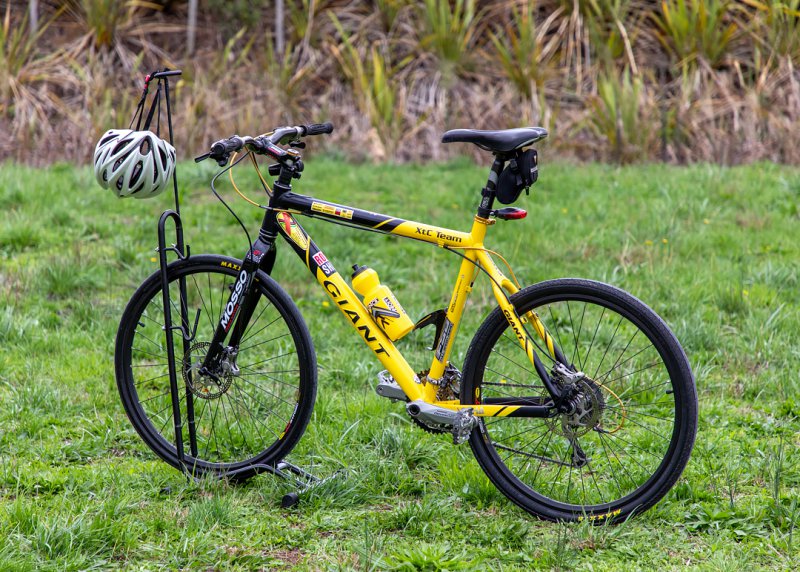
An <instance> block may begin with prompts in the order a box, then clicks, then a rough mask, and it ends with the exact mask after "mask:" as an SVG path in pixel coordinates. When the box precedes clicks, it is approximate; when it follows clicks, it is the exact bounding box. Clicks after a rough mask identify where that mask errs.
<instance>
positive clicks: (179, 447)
mask: <svg viewBox="0 0 800 572" xmlns="http://www.w3.org/2000/svg"><path fill="white" fill-rule="evenodd" d="M180 74H181V71H180V70H164V71H161V72H156V73H153V74H151V75H150V76H148V77H147V78H146V80H145V89H144V93H143V96H142V97H143V100H144V99H145V98H146V95H147V90H148V86H149V83H150V82H151V81H153V80H157V81H158V82H163V85H164V96H165V101H166V108H167V125H168V128H169V142H170V144H171V145H173V146H174V142H173V132H172V108H171V105H170V98H169V77H170V76H177V75H180ZM160 87H161V86H160V85H159V89H160ZM142 105H143V104H140V106H142ZM153 105H156V103H155V101H154V103H153ZM150 115H151V117H152V111H151V114H150ZM137 128H138V127H137ZM145 128H147V126H146V127H145ZM172 183H173V190H174V198H175V210H171V209H170V210H165V211H164V212H163V213H161V217H160V218H159V220H158V262H159V271H160V274H161V292H162V299H163V304H164V337H165V344H166V349H167V361H168V364H167V367H168V372H169V389H170V397H171V401H172V420H173V428H174V430H175V448H176V452H177V457H178V463H179V465H180V470H181V472H183V473H184V475H186V477H187V479H191V478H193V477H195V473H194V468H193V467H192V466H189V465H187V463H186V452H185V448H184V442H183V420H182V417H181V407H180V402H181V393H180V389H179V385H178V372H177V369H176V366H175V363H176V362H175V345H174V342H173V331H179V332H180V333H181V338H182V339H183V355H182V357H181V363H182V364H185V363H191V355H190V350H191V343H192V341H193V340H194V337H195V333H196V331H197V325H198V321H199V319H200V312H199V311H198V313H197V315H196V316H195V320H194V324H193V327H192V329H191V331H190V329H189V324H190V322H189V307H188V302H187V297H186V279H185V278H184V277H181V278H179V280H178V289H179V306H180V307H179V312H180V320H181V325H180V326H175V325H173V323H172V306H173V302H172V299H171V297H170V292H169V272H168V270H169V268H168V264H169V263H168V262H167V253H168V252H173V253H175V255H176V256H177V257H178V260H185V259H187V258H189V257H190V256H191V255H190V251H189V247H188V246H187V245H186V244H185V243H184V238H183V223H182V221H181V215H180V201H179V198H178V174H177V169H176V170H175V171H174V172H173V174H172ZM170 219H172V221H173V223H174V226H175V243H174V244H172V245H171V246H167V239H166V225H167V221H168V220H170ZM184 369H185V368H184V367H182V368H181V377H182V378H183V379H184V395H185V397H186V426H187V428H188V433H189V451H190V454H191V456H192V458H193V459H196V458H197V430H196V424H195V418H194V394H193V393H192V389H191V382H192V380H191V372H188V373H187V374H185V375H184V371H183V370H184ZM252 469H260V470H262V471H264V472H269V473H271V474H273V475H276V476H278V477H281V478H283V479H286V480H287V481H293V483H294V485H295V486H296V487H297V488H298V490H297V491H294V492H290V493H287V494H285V495H284V496H283V498H282V499H281V507H283V508H289V507H292V506H295V505H297V503H299V502H300V495H301V494H303V493H304V492H306V491H309V490H311V489H313V488H314V487H317V486H319V485H321V484H323V483H326V482H328V481H329V480H331V479H333V478H335V477H337V476H338V475H339V474H340V473H339V472H336V473H334V474H332V475H330V476H329V477H326V478H324V479H322V478H319V477H317V476H315V475H312V474H311V473H309V472H308V471H305V470H303V469H301V468H300V467H298V466H296V465H293V464H292V463H289V462H288V461H285V460H282V461H279V462H278V463H277V464H275V465H265V464H261V465H250V466H248V467H245V468H243V469H239V470H237V471H231V472H229V473H225V474H221V475H220V478H228V479H231V478H235V477H236V475H237V474H238V473H241V472H245V471H250V470H252Z"/></svg>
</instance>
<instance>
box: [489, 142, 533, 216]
mask: <svg viewBox="0 0 800 572" xmlns="http://www.w3.org/2000/svg"><path fill="white" fill-rule="evenodd" d="M538 178H539V158H538V155H537V154H536V149H528V150H527V151H517V154H516V155H515V156H514V157H513V158H512V159H511V160H509V162H508V165H506V168H505V169H503V172H502V173H500V177H499V179H498V180H497V191H496V196H497V200H498V201H500V202H501V203H503V204H504V205H510V204H511V203H513V202H514V201H516V200H517V199H518V198H519V195H520V193H521V192H522V189H525V190H526V191H527V190H528V189H529V188H530V186H531V185H532V184H533V183H535V182H536V179H538Z"/></svg>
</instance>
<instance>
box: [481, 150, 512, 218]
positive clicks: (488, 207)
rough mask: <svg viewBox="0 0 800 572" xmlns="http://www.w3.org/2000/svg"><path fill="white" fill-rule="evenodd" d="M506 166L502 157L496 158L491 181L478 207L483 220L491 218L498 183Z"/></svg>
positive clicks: (490, 177) (484, 190)
mask: <svg viewBox="0 0 800 572" xmlns="http://www.w3.org/2000/svg"><path fill="white" fill-rule="evenodd" d="M505 164H506V160H505V159H504V158H503V157H501V156H500V155H495V156H494V163H492V170H491V171H489V180H488V181H486V186H485V187H484V188H483V190H482V191H481V204H480V205H478V216H479V217H481V218H489V214H490V213H491V212H492V206H493V205H494V196H495V191H496V190H497V181H498V179H499V178H500V173H502V172H503V166H504V165H505Z"/></svg>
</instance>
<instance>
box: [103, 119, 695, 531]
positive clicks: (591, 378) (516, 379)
mask: <svg viewBox="0 0 800 572" xmlns="http://www.w3.org/2000/svg"><path fill="white" fill-rule="evenodd" d="M332 129H333V127H332V126H331V125H330V124H321V125H309V126H296V127H281V128H277V129H275V130H274V131H272V132H271V133H270V134H267V135H263V136H259V137H255V138H254V137H239V136H234V137H231V138H228V139H224V140H221V141H218V142H216V143H214V145H212V147H211V150H210V152H209V153H207V154H205V155H204V156H202V157H199V158H198V159H197V160H202V159H206V158H212V159H214V160H216V161H218V163H219V164H220V165H221V166H225V165H227V164H228V163H229V162H230V163H231V165H230V166H229V167H228V169H230V167H232V165H233V163H234V161H231V160H230V159H231V155H232V154H234V153H237V154H238V153H240V152H243V154H242V155H241V159H244V158H246V157H248V156H249V157H250V158H251V159H252V160H253V163H254V164H256V163H255V156H256V155H266V156H268V157H270V158H271V159H273V160H274V161H275V163H274V164H273V165H271V166H270V168H269V171H270V175H272V176H273V177H275V179H276V180H274V182H273V184H272V185H271V187H270V186H269V185H268V183H267V181H266V180H265V179H264V178H263V177H262V178H261V181H262V183H263V184H264V188H265V190H266V191H267V195H268V203H267V204H266V205H264V211H265V212H264V219H263V222H262V225H261V228H260V229H259V231H258V237H257V238H256V240H255V241H251V242H250V244H249V247H248V249H247V253H246V255H245V256H244V258H243V259H241V260H240V259H234V258H229V257H225V256H219V255H197V256H195V255H192V256H189V257H186V258H183V259H181V260H178V261H176V262H174V263H172V264H170V265H169V267H168V269H167V277H168V281H169V283H170V284H174V285H175V287H174V288H171V289H169V290H168V292H164V290H163V287H162V284H163V281H162V277H161V276H160V275H159V273H155V274H153V275H152V276H151V277H150V278H148V279H147V280H146V281H145V282H144V283H143V284H142V286H141V287H140V288H139V289H138V290H137V291H136V293H135V294H134V295H133V297H132V299H131V300H130V302H129V304H128V306H127V308H126V310H125V312H124V315H123V317H122V321H121V323H120V327H119V332H118V334H117V341H116V355H115V358H116V375H117V383H118V386H119V390H120V394H121V397H122V401H123V404H124V407H125V410H126V412H127V414H128V417H129V418H130V420H131V422H132V423H133V426H134V427H135V428H136V430H137V431H138V433H139V434H140V435H141V437H142V438H143V439H144V441H145V442H146V443H147V445H148V446H149V447H151V448H152V449H153V451H155V453H156V454H157V455H158V456H159V457H161V458H162V459H164V460H165V461H166V462H167V463H169V464H171V465H172V466H175V467H177V468H181V469H184V470H188V471H190V472H191V473H193V474H196V475H199V474H205V473H212V474H217V475H223V476H224V475H227V476H231V477H234V478H237V479H244V478H248V477H250V476H252V475H254V474H256V473H258V472H259V471H261V470H264V468H265V467H268V466H275V465H276V464H277V463H278V462H279V461H281V459H283V458H284V457H285V456H286V455H287V454H288V453H289V452H290V451H291V449H292V448H293V447H294V445H295V444H296V443H297V442H298V440H299V439H300V437H301V435H302V434H303V432H304V430H305V428H306V425H307V424H308V421H309V418H310V416H311V412H312V409H313V406H314V400H315V396H316V390H317V367H316V357H315V353H314V347H313V344H312V341H311V336H310V335H309V332H308V329H307V327H306V325H305V322H304V320H303V318H302V316H301V315H300V312H299V311H298V309H297V307H296V305H295V304H294V303H293V301H292V300H291V299H290V298H289V296H288V295H287V294H286V293H285V292H284V290H283V289H282V288H281V287H280V286H279V285H278V284H277V283H276V282H275V281H274V280H273V279H272V278H271V277H270V272H271V270H272V267H273V263H274V260H275V252H276V247H277V243H278V240H277V237H278V235H280V236H282V237H283V239H284V240H285V241H286V242H287V243H288V244H289V246H291V248H292V249H293V250H294V251H295V253H296V254H297V255H298V256H299V257H300V258H301V259H302V260H303V262H304V264H305V265H306V266H307V267H308V269H309V271H310V272H311V275H312V276H313V277H314V278H315V279H316V280H317V282H318V283H319V284H320V286H322V288H323V290H324V291H325V292H326V293H327V295H328V296H329V297H330V299H331V301H332V303H333V304H334V305H335V306H336V307H337V308H339V310H340V311H341V312H342V314H343V315H344V316H345V318H346V319H347V321H348V322H349V323H351V324H352V326H353V328H354V330H355V331H356V333H357V335H358V337H360V338H361V339H362V341H363V342H364V343H365V344H366V345H367V347H369V349H370V350H371V351H372V352H373V353H374V354H375V357H376V358H377V359H378V360H379V361H380V362H381V363H382V364H383V367H384V368H385V371H384V372H382V373H381V374H380V375H379V383H378V385H377V388H376V389H377V392H378V394H379V395H382V396H384V397H386V398H389V399H391V400H395V401H397V402H401V403H404V404H405V410H406V412H407V413H408V415H410V416H411V418H412V419H413V420H414V422H415V423H416V424H417V425H419V426H421V427H422V428H424V429H426V430H428V431H431V432H446V433H450V434H452V437H453V441H454V443H456V444H458V443H462V442H466V441H469V444H470V447H471V448H472V451H473V453H474V455H475V458H476V459H477V460H478V463H479V464H480V466H481V467H482V468H483V470H484V471H485V472H486V474H487V475H488V477H489V479H491V481H492V482H493V483H494V484H495V485H496V486H497V487H498V489H500V490H501V491H502V492H503V493H504V494H505V495H506V496H507V497H508V498H509V499H511V500H512V501H513V502H514V503H516V504H518V505H519V506H520V507H522V508H523V509H525V510H526V511H528V512H529V513H531V514H534V515H536V516H538V517H541V518H544V519H549V520H582V519H587V520H590V521H593V522H613V521H619V520H621V519H625V518H627V517H629V516H631V515H633V514H636V513H639V512H642V511H644V510H646V509H647V508H649V507H651V506H653V505H654V504H655V503H656V502H657V501H658V500H660V499H661V498H662V497H663V496H664V495H665V494H666V493H667V491H668V490H669V489H670V488H671V487H672V486H673V485H674V484H675V482H676V481H677V479H678V478H679V476H680V474H681V472H682V471H683V469H684V467H685V466H686V463H687V462H688V459H689V456H690V453H691V450H692V446H693V443H694V439H695V434H696V428H697V394H696V390H695V385H694V380H693V377H692V372H691V369H690V366H689V363H688V360H687V358H686V355H685V353H684V351H683V349H682V348H681V346H680V344H679V343H678V341H677V340H676V338H675V336H674V335H673V333H672V332H671V331H670V330H669V328H668V327H667V325H666V324H665V323H664V321H663V320H662V319H661V318H659V317H658V316H657V315H656V314H655V312H653V310H651V309H650V308H649V307H648V306H646V305H645V304H643V303H642V302H640V301H639V300H638V299H636V298H635V297H633V296H632V295H630V294H628V293H626V292H624V291H622V290H620V289H618V288H615V287H613V286H609V285H606V284H602V283H599V282H594V281H590V280H582V279H559V280H550V281H547V282H543V283H540V284H536V285H533V286H529V287H526V288H519V287H518V286H517V285H516V281H515V280H511V279H509V278H508V277H507V276H506V275H505V274H503V272H502V271H501V270H500V268H499V267H498V265H497V264H496V262H495V259H496V258H499V259H502V257H500V256H499V255H498V254H497V253H495V252H493V251H492V250H490V249H488V248H487V247H486V246H485V241H486V237H487V233H488V231H489V229H490V227H491V226H492V225H493V224H495V222H496V221H497V220H511V219H520V218H523V217H524V216H525V214H526V213H525V211H523V210H521V209H518V208H515V207H502V208H496V204H495V203H498V202H499V203H502V204H506V205H508V204H512V203H513V202H514V201H516V200H517V199H518V197H519V195H520V193H521V191H522V190H523V189H527V188H528V187H529V186H530V185H531V184H533V183H534V182H535V180H536V178H537V176H538V157H537V154H536V151H535V150H534V149H533V148H532V145H534V144H535V143H536V142H538V141H540V140H542V139H544V138H545V137H546V136H547V133H546V131H545V130H544V129H541V128H536V127H530V128H521V129H510V130H502V131H476V130H466V129H463V130H454V131H448V132H447V133H445V135H444V138H443V141H444V142H451V141H461V142H471V143H474V144H476V145H478V146H479V147H481V148H482V149H485V150H487V151H489V152H491V153H493V155H494V160H493V164H492V167H491V170H490V173H489V178H488V181H487V183H486V185H485V186H484V187H483V189H482V191H481V197H480V202H479V205H478V208H477V213H476V215H475V217H474V218H473V221H472V228H471V229H470V230H469V231H468V232H463V231H457V230H451V229H447V228H442V227H438V226H433V225H429V224H426V223H421V222H415V221H409V220H404V219H402V218H397V217H392V216H388V215H384V214H378V213H374V212H370V211H366V210H362V209H359V208H357V207H353V206H347V205H340V204H334V203H331V202H328V201H325V200H321V199H317V198H314V197H310V196H305V195H301V194H297V193H295V192H293V190H292V182H293V180H294V179H299V178H300V175H301V172H302V171H303V168H304V164H303V162H302V158H301V156H300V152H299V149H300V148H302V147H303V146H304V143H303V142H302V139H303V138H304V137H308V136H311V135H318V134H322V133H330V132H331V131H332ZM286 144H289V146H288V147H286ZM234 158H235V157H234ZM256 167H257V164H256ZM226 170H227V169H226ZM223 172H225V170H223V171H221V172H220V173H219V174H218V175H217V176H216V177H215V178H214V181H216V179H217V177H219V176H220V175H221V174H222V173H223ZM214 181H212V189H214ZM215 192H216V191H215ZM297 215H304V216H310V217H316V218H319V219H322V220H326V221H331V222H334V223H339V224H344V225H347V226H351V227H355V228H360V229H366V230H370V231H378V232H383V233H386V234H391V235H395V236H398V237H404V238H409V239H414V240H417V241H422V242H425V243H429V244H432V245H436V246H437V247H439V248H443V249H445V250H448V251H450V252H452V253H454V254H457V255H459V256H460V257H461V258H462V261H461V266H460V268H459V271H458V273H457V275H456V276H455V283H454V286H453V292H452V296H451V298H450V302H449V304H448V305H447V307H446V308H442V309H439V310H436V311H434V312H432V313H430V314H429V315H427V316H425V317H424V318H423V319H422V320H420V321H418V322H417V323H413V322H412V321H411V320H410V319H409V317H408V316H407V314H406V313H405V311H404V310H403V308H402V306H401V305H400V303H399V302H398V300H397V299H396V298H395V297H394V295H393V294H392V293H391V291H389V289H388V288H386V287H385V286H382V285H381V284H380V282H379V280H378V278H377V275H376V274H375V273H374V271H372V270H370V269H365V268H356V269H355V272H354V274H353V277H352V281H353V284H354V286H355V287H356V290H357V291H358V294H357V293H356V292H354V290H353V288H351V287H350V285H349V284H348V281H347V280H346V278H345V277H344V276H343V275H342V274H341V273H340V272H339V271H338V270H337V269H336V268H335V267H334V265H333V264H332V263H331V261H330V260H328V258H327V257H326V256H325V254H324V252H323V250H322V249H321V248H320V247H319V246H318V245H317V244H316V243H315V242H314V240H313V239H312V238H311V236H310V235H309V234H308V233H307V232H306V231H305V230H304V229H303V227H302V226H301V225H300V223H299V222H298V221H297V218H296V216H297ZM245 230H246V229H245ZM248 239H249V236H248ZM503 262H505V260H503ZM509 269H510V267H509ZM479 275H485V276H487V277H488V279H489V281H490V283H491V287H492V290H493V292H494V296H495V298H496V300H497V308H496V309H495V310H494V311H492V312H491V313H490V314H489V316H488V317H487V318H486V319H485V321H484V322H483V324H482V325H481V326H480V328H479V329H478V331H477V332H476V333H475V335H474V338H473V340H472V343H471V345H470V347H469V350H468V353H467V355H466V358H465V360H464V363H463V365H462V367H461V368H460V369H459V368H458V367H457V364H453V363H451V362H450V354H451V349H452V347H453V341H454V339H455V337H456V333H457V332H458V329H459V325H460V323H461V319H462V315H463V313H464V307H465V303H466V301H467V298H468V297H469V294H470V292H471V290H472V288H473V284H474V282H475V280H476V279H477V278H478V276H479ZM511 276H512V277H513V272H512V273H511ZM167 300H169V302H167ZM168 311H172V312H174V313H180V314H181V316H182V318H181V324H182V325H181V327H179V328H173V329H174V330H175V331H174V335H175V336H176V340H178V341H180V342H181V343H182V344H183V354H182V355H179V356H177V357H175V356H173V355H172V354H171V349H170V352H169V353H168V352H167V351H166V350H165V344H164V343H163V341H162V340H163V337H164V333H163V330H164V328H165V324H166V323H170V322H169V320H166V321H165V314H167V313H168ZM427 326H434V327H435V329H436V335H435V343H434V345H433V348H432V349H431V353H432V355H431V361H430V366H429V367H427V369H424V370H422V371H421V372H420V370H419V369H415V368H414V367H412V366H411V365H410V364H409V363H408V362H407V361H406V359H405V358H404V357H403V355H402V354H401V352H400V351H399V350H398V348H397V346H396V345H395V343H394V342H395V341H397V340H398V339H400V338H401V337H402V336H403V335H405V334H406V333H407V332H408V331H410V330H412V329H419V328H423V327H427ZM170 348H171V345H170ZM170 361H172V363H173V364H174V366H175V368H176V369H177V371H178V372H179V373H180V376H181V377H182V383H181V387H180V388H179V390H178V391H172V390H171V388H170V386H169V384H168V383H167V378H168V377H169V375H168V366H169V365H170ZM187 445H188V450H187V451H185V450H184V448H185V447H186V446H187Z"/></svg>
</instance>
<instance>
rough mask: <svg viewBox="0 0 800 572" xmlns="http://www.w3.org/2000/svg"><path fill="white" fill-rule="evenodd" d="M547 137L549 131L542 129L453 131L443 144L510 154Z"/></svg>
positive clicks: (446, 136) (444, 136)
mask: <svg viewBox="0 0 800 572" xmlns="http://www.w3.org/2000/svg"><path fill="white" fill-rule="evenodd" d="M545 137H547V130H546V129H542V128H541V127H520V128H517V129H502V130H500V131H479V130H477V129H451V130H450V131H448V132H447V133H445V134H444V135H443V136H442V143H462V142H463V143H475V145H477V146H478V147H480V148H481V149H485V150H486V151H493V152H495V153H509V152H511V151H516V150H517V149H521V148H522V147H525V146H527V145H533V144H534V143H536V142H537V141H541V140H542V139H544V138H545Z"/></svg>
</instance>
